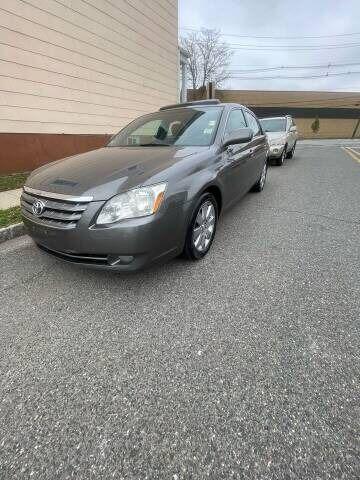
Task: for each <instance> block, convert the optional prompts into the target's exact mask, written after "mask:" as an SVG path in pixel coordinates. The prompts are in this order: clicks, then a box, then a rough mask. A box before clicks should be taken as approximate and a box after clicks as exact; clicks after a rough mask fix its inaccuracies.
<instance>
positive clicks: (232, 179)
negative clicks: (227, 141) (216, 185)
mask: <svg viewBox="0 0 360 480" xmlns="http://www.w3.org/2000/svg"><path fill="white" fill-rule="evenodd" d="M239 128H246V122H245V118H244V114H243V111H242V109H241V108H235V109H233V110H231V112H230V113H229V116H228V119H227V123H226V126H225V131H224V135H225V136H226V135H229V134H230V133H232V132H233V131H235V130H238V129H239ZM223 155H224V162H223V164H224V183H225V190H226V191H225V195H226V200H227V201H226V203H232V202H233V201H235V200H237V199H238V198H239V197H241V196H242V195H244V193H245V192H246V191H247V190H248V189H247V183H248V180H247V175H248V174H247V170H248V165H247V164H248V162H249V160H250V156H251V151H250V142H249V143H245V144H239V145H230V146H229V147H228V148H227V149H225V151H224V152H223Z"/></svg>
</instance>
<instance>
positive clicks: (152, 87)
mask: <svg viewBox="0 0 360 480" xmlns="http://www.w3.org/2000/svg"><path fill="white" fill-rule="evenodd" d="M177 95H178V45H177V3H176V2H169V1H168V0H153V1H147V0H141V1H140V0H116V1H115V0H112V1H110V0H77V1H76V2H74V1H71V0H2V2H1V4H0V104H1V107H0V111H1V113H0V132H2V133H57V134H59V133H65V134H109V133H113V132H115V131H117V130H118V129H119V128H121V127H122V126H124V125H125V124H127V123H128V122H129V121H131V120H132V119H133V118H134V117H136V116H139V115H141V114H144V113H147V112H149V111H153V110H156V109H157V108H158V107H159V106H161V105H163V104H165V103H173V102H175V101H176V100H177Z"/></svg>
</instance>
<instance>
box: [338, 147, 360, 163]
mask: <svg viewBox="0 0 360 480" xmlns="http://www.w3.org/2000/svg"><path fill="white" fill-rule="evenodd" d="M341 148H342V149H343V150H344V151H345V152H346V153H347V154H348V155H350V157H351V158H352V159H353V160H355V162H357V163H360V152H357V151H356V150H353V149H352V148H350V147H341Z"/></svg>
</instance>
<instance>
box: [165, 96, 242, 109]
mask: <svg viewBox="0 0 360 480" xmlns="http://www.w3.org/2000/svg"><path fill="white" fill-rule="evenodd" d="M202 106H204V107H205V106H206V107H226V108H233V107H237V108H239V107H241V108H244V109H246V110H249V108H248V107H246V106H245V105H240V104H239V103H224V102H220V100H218V99H210V100H195V101H193V102H184V103H175V104H173V105H165V106H164V107H160V109H159V110H160V111H164V110H173V109H176V108H192V107H202Z"/></svg>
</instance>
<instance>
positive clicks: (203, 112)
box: [107, 107, 223, 147]
mask: <svg viewBox="0 0 360 480" xmlns="http://www.w3.org/2000/svg"><path fill="white" fill-rule="evenodd" d="M222 110H223V107H192V108H189V107H186V108H174V109H171V110H163V111H159V112H156V113H151V114H150V115H145V116H144V117H140V118H137V119H136V120H134V121H133V122H132V123H130V124H129V125H128V126H127V127H125V128H124V129H123V130H121V131H120V132H119V133H118V134H117V135H115V136H114V137H113V138H112V139H111V140H110V142H109V143H108V145H107V146H108V147H132V146H134V147H137V146H170V145H177V146H208V145H211V144H212V143H213V141H214V138H215V134H216V130H217V127H218V124H219V120H220V116H221V112H222Z"/></svg>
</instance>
